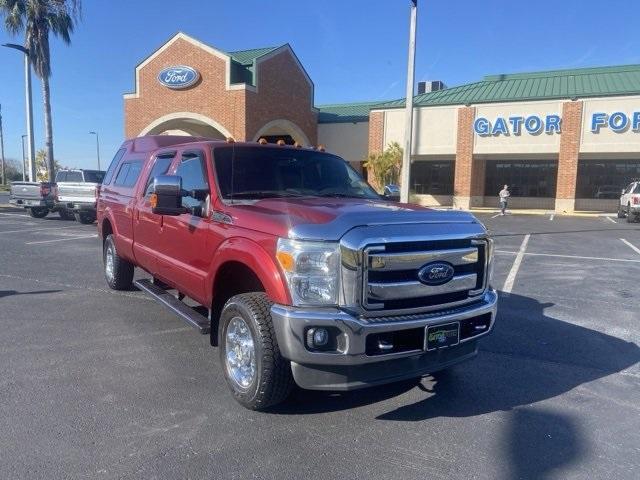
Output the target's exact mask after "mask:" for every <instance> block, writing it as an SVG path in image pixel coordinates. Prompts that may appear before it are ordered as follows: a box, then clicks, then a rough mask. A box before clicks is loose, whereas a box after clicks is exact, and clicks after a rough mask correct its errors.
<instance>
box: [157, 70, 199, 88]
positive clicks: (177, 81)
mask: <svg viewBox="0 0 640 480" xmlns="http://www.w3.org/2000/svg"><path fill="white" fill-rule="evenodd" d="M199 79H200V74H199V73H198V71H197V70H195V69H193V68H191V67H187V66H186V65H178V66H175V67H167V68H163V69H162V70H160V73H159V74H158V81H159V82H160V83H161V84H162V85H164V86H165V87H168V88H172V89H174V90H182V89H184V88H189V87H190V86H192V85H194V84H195V83H196V82H197V81H198V80H199Z"/></svg>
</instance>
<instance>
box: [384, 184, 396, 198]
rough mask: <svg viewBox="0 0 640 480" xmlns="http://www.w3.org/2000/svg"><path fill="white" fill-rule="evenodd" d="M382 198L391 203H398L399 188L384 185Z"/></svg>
mask: <svg viewBox="0 0 640 480" xmlns="http://www.w3.org/2000/svg"><path fill="white" fill-rule="evenodd" d="M383 197H384V199H385V200H389V201H391V202H399V201H400V188H399V187H398V186H397V185H385V186H384V194H383Z"/></svg>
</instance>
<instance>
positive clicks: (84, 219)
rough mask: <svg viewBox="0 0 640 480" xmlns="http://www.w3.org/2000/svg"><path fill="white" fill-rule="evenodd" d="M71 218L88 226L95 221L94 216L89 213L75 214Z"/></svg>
mask: <svg viewBox="0 0 640 480" xmlns="http://www.w3.org/2000/svg"><path fill="white" fill-rule="evenodd" d="M73 216H74V217H75V218H76V222H79V223H82V224H84V225H90V224H92V223H93V222H95V221H96V215H95V214H94V213H89V212H75V213H74V214H73Z"/></svg>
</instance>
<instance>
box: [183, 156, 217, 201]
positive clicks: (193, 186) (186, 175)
mask: <svg viewBox="0 0 640 480" xmlns="http://www.w3.org/2000/svg"><path fill="white" fill-rule="evenodd" d="M176 175H178V176H180V177H182V189H183V190H186V191H187V192H190V191H191V190H207V191H209V182H208V181H207V169H206V166H205V162H204V158H203V153H202V152H185V153H183V154H182V159H181V160H180V165H178V168H177V170H176ZM201 204H202V203H201V202H200V201H199V200H196V199H195V198H193V197H191V196H189V195H185V196H183V197H182V205H183V206H184V207H187V208H191V207H196V206H198V205H201Z"/></svg>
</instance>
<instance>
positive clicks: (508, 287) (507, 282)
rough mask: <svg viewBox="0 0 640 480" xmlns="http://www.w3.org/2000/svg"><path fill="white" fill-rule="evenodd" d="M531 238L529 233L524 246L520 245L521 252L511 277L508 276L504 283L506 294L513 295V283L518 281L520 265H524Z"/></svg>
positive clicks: (514, 264) (517, 256) (525, 237)
mask: <svg viewBox="0 0 640 480" xmlns="http://www.w3.org/2000/svg"><path fill="white" fill-rule="evenodd" d="M529 237H531V234H529V233H528V234H526V235H525V236H524V240H522V244H521V245H520V250H518V254H517V255H516V259H515V260H514V261H513V265H512V266H511V270H509V275H507V279H506V280H505V281H504V286H503V287H502V291H503V292H505V293H511V290H512V289H513V282H514V281H515V280H516V275H517V274H518V270H519V269H520V264H521V263H522V258H523V257H524V252H525V250H526V249H527V244H528V243H529Z"/></svg>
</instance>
